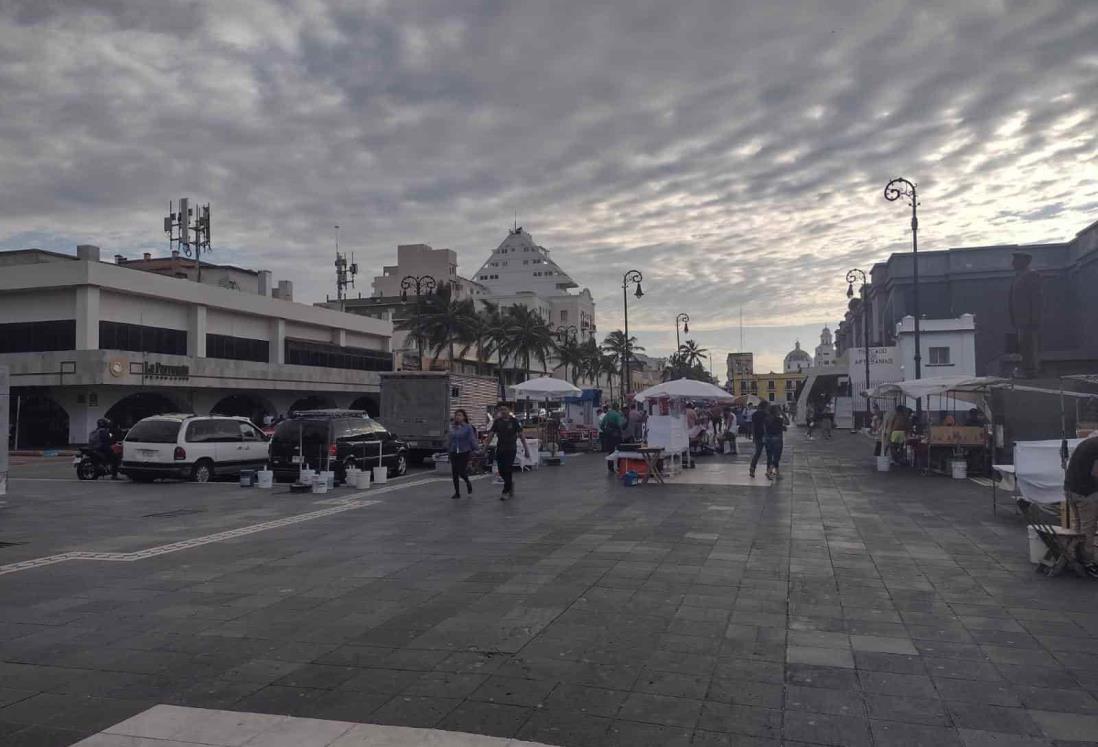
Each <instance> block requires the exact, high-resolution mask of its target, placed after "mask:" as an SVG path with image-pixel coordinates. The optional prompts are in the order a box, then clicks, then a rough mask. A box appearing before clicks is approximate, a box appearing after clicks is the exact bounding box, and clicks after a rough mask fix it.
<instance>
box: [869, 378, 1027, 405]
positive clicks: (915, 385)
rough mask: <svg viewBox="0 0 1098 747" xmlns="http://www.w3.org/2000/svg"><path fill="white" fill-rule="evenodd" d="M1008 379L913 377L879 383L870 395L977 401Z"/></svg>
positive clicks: (1004, 383) (1006, 382)
mask: <svg viewBox="0 0 1098 747" xmlns="http://www.w3.org/2000/svg"><path fill="white" fill-rule="evenodd" d="M1009 383H1010V382H1009V381H1008V380H1007V379H1001V378H999V377H997V376H937V377H934V378H929V379H911V380H910V381H897V382H894V383H892V384H878V385H877V386H875V387H874V388H873V389H872V390H871V391H870V392H869V395H868V396H870V397H909V398H911V399H919V398H920V397H933V396H935V395H946V394H948V395H949V396H950V397H952V398H954V399H960V400H964V401H966V402H977V401H979V399H980V397H981V395H984V394H987V392H988V391H989V390H990V389H992V388H993V387H996V386H1003V385H1006V384H1009Z"/></svg>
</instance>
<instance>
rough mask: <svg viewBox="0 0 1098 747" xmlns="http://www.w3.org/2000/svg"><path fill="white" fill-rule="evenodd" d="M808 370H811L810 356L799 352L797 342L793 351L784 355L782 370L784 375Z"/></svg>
mask: <svg viewBox="0 0 1098 747" xmlns="http://www.w3.org/2000/svg"><path fill="white" fill-rule="evenodd" d="M809 368H812V356H811V355H809V354H808V351H806V350H801V341H800V340H797V342H796V343H794V345H793V349H792V350H790V351H789V352H788V353H786V354H785V362H784V365H783V370H784V372H785V373H800V372H802V371H804V370H806V369H809Z"/></svg>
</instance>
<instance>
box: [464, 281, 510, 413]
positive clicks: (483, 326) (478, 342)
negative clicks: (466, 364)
mask: <svg viewBox="0 0 1098 747" xmlns="http://www.w3.org/2000/svg"><path fill="white" fill-rule="evenodd" d="M481 303H482V304H483V308H482V309H481V310H480V311H479V312H477V314H476V318H475V321H474V323H473V325H472V332H473V338H474V339H473V345H475V346H476V356H477V363H478V366H479V364H480V363H484V364H485V366H486V367H487V369H488V372H489V373H491V368H492V364H491V362H490V361H491V358H492V356H493V355H498V356H499V365H498V366H497V369H496V375H497V377H498V379H499V398H500V399H503V398H504V387H503V349H504V347H505V346H506V342H507V328H506V317H505V315H504V314H503V313H502V312H501V311H500V308H499V304H497V303H492V302H491V301H482V302H481Z"/></svg>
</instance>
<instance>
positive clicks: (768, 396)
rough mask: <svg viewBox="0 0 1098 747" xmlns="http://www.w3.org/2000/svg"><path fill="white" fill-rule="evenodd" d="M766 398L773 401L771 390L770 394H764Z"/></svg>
mask: <svg viewBox="0 0 1098 747" xmlns="http://www.w3.org/2000/svg"><path fill="white" fill-rule="evenodd" d="M766 398H767V399H768V400H770V401H771V402H773V401H774V392H771V393H770V394H768V395H766Z"/></svg>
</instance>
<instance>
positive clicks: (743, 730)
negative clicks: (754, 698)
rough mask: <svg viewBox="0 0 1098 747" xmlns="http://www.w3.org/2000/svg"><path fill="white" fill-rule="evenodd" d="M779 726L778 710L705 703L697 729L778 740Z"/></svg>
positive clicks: (780, 718) (779, 712)
mask: <svg viewBox="0 0 1098 747" xmlns="http://www.w3.org/2000/svg"><path fill="white" fill-rule="evenodd" d="M781 726H782V712H781V711H779V710H775V709H772V708H753V707H750V706H730V705H724V704H722V703H709V702H707V703H705V705H703V706H702V710H701V716H700V717H699V718H698V725H697V728H699V729H702V730H704V731H719V732H726V733H729V734H736V735H744V736H749V737H764V738H767V739H779V738H780V737H781Z"/></svg>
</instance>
